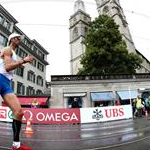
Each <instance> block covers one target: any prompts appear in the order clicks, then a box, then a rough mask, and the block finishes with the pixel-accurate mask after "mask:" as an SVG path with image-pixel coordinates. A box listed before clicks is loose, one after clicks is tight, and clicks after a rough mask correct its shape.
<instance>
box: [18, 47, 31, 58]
mask: <svg viewBox="0 0 150 150" xmlns="http://www.w3.org/2000/svg"><path fill="white" fill-rule="evenodd" d="M16 54H17V55H18V56H20V57H21V58H24V57H26V56H27V55H28V54H27V53H26V52H25V51H24V50H23V49H21V48H17V51H16Z"/></svg>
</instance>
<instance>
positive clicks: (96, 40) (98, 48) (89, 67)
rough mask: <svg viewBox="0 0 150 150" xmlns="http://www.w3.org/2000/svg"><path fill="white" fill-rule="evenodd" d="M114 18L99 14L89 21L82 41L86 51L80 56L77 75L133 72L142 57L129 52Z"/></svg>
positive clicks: (138, 65) (138, 66) (137, 67)
mask: <svg viewBox="0 0 150 150" xmlns="http://www.w3.org/2000/svg"><path fill="white" fill-rule="evenodd" d="M118 28H119V26H118V25H117V24H116V23H115V22H114V20H113V19H112V18H111V17H109V16H107V15H101V16H99V17H98V18H96V19H95V20H94V21H93V22H91V24H90V26H89V31H88V33H87V37H86V39H85V41H84V44H85V46H86V51H85V54H84V55H83V57H82V58H81V64H82V66H83V68H81V69H80V70H79V72H78V75H100V74H122V73H135V72H136V69H139V68H140V67H141V65H140V64H141V63H142V59H141V58H140V57H139V55H137V54H135V53H129V52H128V50H127V46H126V43H125V41H124V40H123V39H122V35H121V34H120V32H119V30H118Z"/></svg>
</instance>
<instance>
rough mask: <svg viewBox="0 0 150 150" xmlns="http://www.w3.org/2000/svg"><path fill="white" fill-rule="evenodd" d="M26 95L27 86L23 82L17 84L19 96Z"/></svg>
mask: <svg viewBox="0 0 150 150" xmlns="http://www.w3.org/2000/svg"><path fill="white" fill-rule="evenodd" d="M24 93H25V86H24V85H23V83H21V82H17V94H19V95H24Z"/></svg>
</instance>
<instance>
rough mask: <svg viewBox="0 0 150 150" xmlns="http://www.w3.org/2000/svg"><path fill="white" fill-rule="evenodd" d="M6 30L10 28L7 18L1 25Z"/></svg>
mask: <svg viewBox="0 0 150 150" xmlns="http://www.w3.org/2000/svg"><path fill="white" fill-rule="evenodd" d="M3 26H4V27H5V28H6V29H7V30H9V29H10V23H9V22H8V21H7V20H5V22H4V25H3Z"/></svg>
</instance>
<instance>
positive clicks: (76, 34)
mask: <svg viewBox="0 0 150 150" xmlns="http://www.w3.org/2000/svg"><path fill="white" fill-rule="evenodd" d="M77 37H78V28H77V27H75V28H74V30H73V39H75V38H77Z"/></svg>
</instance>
